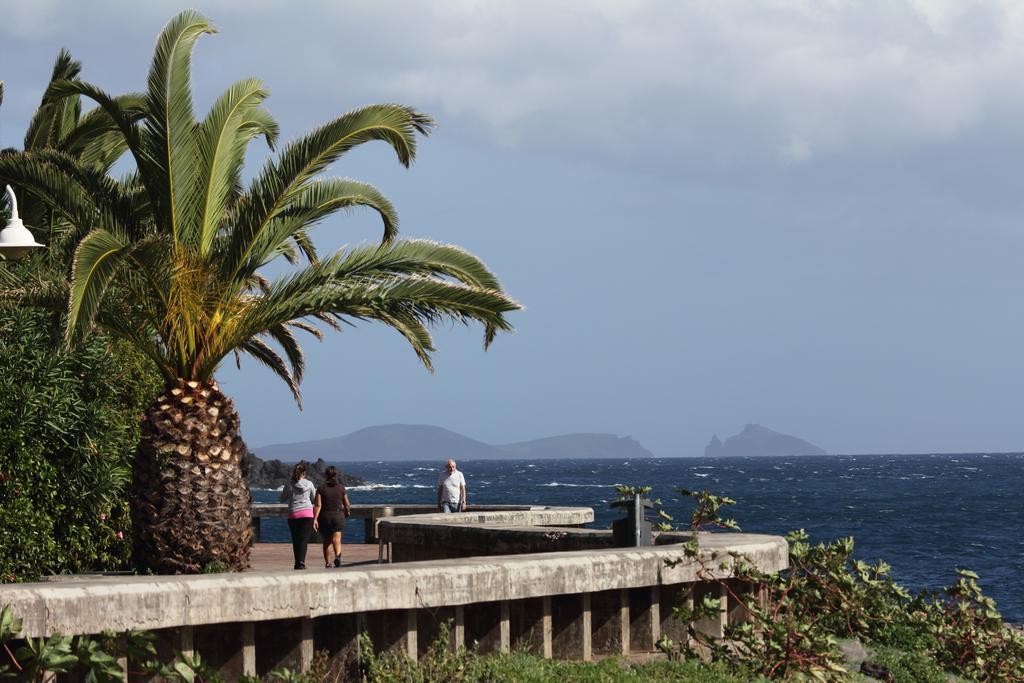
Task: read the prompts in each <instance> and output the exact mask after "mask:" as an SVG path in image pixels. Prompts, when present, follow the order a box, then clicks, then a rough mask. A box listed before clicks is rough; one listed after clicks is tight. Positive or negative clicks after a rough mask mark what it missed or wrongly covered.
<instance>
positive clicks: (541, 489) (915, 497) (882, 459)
mask: <svg viewBox="0 0 1024 683" xmlns="http://www.w3.org/2000/svg"><path fill="white" fill-rule="evenodd" d="M336 464H337V465H338V467H339V469H341V470H343V471H345V472H349V473H351V474H354V475H358V476H361V477H363V478H364V479H366V480H368V481H369V482H372V485H371V486H366V487H353V488H350V489H349V497H350V499H351V500H352V502H353V503H385V502H388V503H432V502H433V501H434V500H436V494H435V486H436V482H437V474H438V472H439V471H440V466H441V463H440V462H438V463H436V466H435V463H428V462H422V461H419V462H344V463H336ZM459 469H460V470H462V472H463V473H464V474H465V475H466V479H467V488H468V492H469V500H470V504H472V503H474V502H475V503H481V504H485V503H486V504H500V503H508V504H548V505H586V506H589V507H592V508H594V512H595V515H596V521H595V522H594V524H593V526H595V527H598V528H606V527H608V525H609V524H610V523H611V520H612V519H613V518H614V517H616V516H617V515H616V514H615V513H614V512H613V511H612V510H610V509H609V506H608V504H609V501H611V500H612V499H613V498H614V497H615V495H616V494H615V490H614V488H613V487H614V486H615V485H616V484H629V485H636V486H639V485H649V486H653V488H654V490H653V494H652V495H653V496H654V497H656V498H661V500H662V502H663V504H664V507H665V509H666V510H667V511H668V512H669V513H670V514H672V515H673V516H674V517H675V518H676V520H677V521H680V522H684V523H685V520H686V519H687V518H688V516H689V513H690V511H691V509H692V507H691V506H690V504H689V499H682V498H680V496H679V495H678V494H677V493H676V492H675V489H676V488H677V487H683V488H688V489H708V490H710V491H711V492H712V493H716V494H721V495H726V496H729V497H730V498H733V499H735V500H736V505H735V506H733V507H732V508H729V509H727V510H726V512H727V513H729V514H728V516H732V517H733V518H735V519H736V520H737V522H739V525H740V527H741V528H742V529H743V530H744V531H749V532H756V533H769V534H785V533H787V532H788V531H791V530H793V529H805V530H806V531H807V532H808V533H809V534H810V536H811V540H812V541H829V540H833V539H836V538H841V537H845V536H853V537H854V538H855V539H856V553H855V554H856V556H857V557H859V558H861V559H864V560H867V561H875V560H879V559H882V560H885V561H886V562H888V563H889V564H891V565H892V567H893V574H894V576H895V578H896V580H897V581H898V582H899V583H901V584H902V585H904V586H906V587H907V588H909V589H911V590H914V591H916V590H920V589H939V588H941V587H942V586H945V585H948V584H951V583H953V581H954V579H955V577H954V570H955V569H956V568H958V567H959V568H967V569H972V570H974V571H976V572H977V573H978V574H979V575H980V576H981V583H982V585H983V587H984V589H985V592H986V593H987V594H988V595H990V596H992V597H993V598H995V600H996V602H997V604H998V607H999V610H1000V611H1001V612H1002V614H1003V616H1004V617H1005V618H1006V620H1007V621H1010V622H1017V623H1019V622H1024V533H1022V530H1024V502H1022V500H1021V495H1022V493H1024V454H1021V453H1013V454H1006V453H1001V454H965V455H949V454H945V455H849V456H824V457H789V458H776V457H757V458H714V459H712V458H664V459H643V460H630V461H625V462H623V461H616V460H578V459H577V460H510V461H490V460H488V461H482V460H480V461H472V460H466V461H460V462H459ZM254 497H255V498H256V499H257V500H258V501H261V502H271V501H274V500H276V495H275V494H274V493H273V492H271V491H256V492H254ZM287 539H288V532H287V528H286V526H285V523H284V520H267V521H265V522H264V540H267V541H286V540H287ZM360 540H362V524H361V522H358V521H353V522H350V523H349V526H348V529H347V531H346V537H345V541H346V542H357V541H360Z"/></svg>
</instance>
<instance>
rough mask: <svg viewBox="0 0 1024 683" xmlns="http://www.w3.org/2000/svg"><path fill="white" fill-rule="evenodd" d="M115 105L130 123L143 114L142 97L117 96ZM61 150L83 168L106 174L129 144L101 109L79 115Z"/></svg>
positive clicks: (138, 95)
mask: <svg viewBox="0 0 1024 683" xmlns="http://www.w3.org/2000/svg"><path fill="white" fill-rule="evenodd" d="M114 101H115V102H116V103H117V105H118V106H119V107H120V108H121V110H122V111H124V112H125V113H126V114H127V116H128V117H129V119H130V120H135V121H137V120H138V119H139V118H141V117H142V115H143V113H144V109H143V107H144V100H143V96H142V95H140V94H138V93H129V94H127V95H120V96H118V97H115V98H114ZM60 149H61V150H63V151H64V152H66V153H68V154H70V155H72V156H74V157H76V158H78V159H80V160H81V161H82V163H84V164H91V165H95V166H98V167H99V168H100V169H102V170H103V171H107V170H109V169H110V167H111V166H113V164H114V162H115V161H117V160H118V159H119V158H120V157H121V155H123V154H124V153H125V152H126V151H127V150H128V143H127V141H126V140H125V138H124V135H123V134H122V133H121V132H120V130H119V128H118V125H117V123H116V122H115V121H114V120H113V119H112V118H111V117H110V114H109V113H108V112H107V111H106V110H105V109H103V108H102V107H95V108H93V109H90V110H89V111H87V112H86V113H85V114H83V115H82V117H81V118H80V119H79V121H78V125H77V126H75V129H74V130H72V131H71V132H70V133H69V134H68V135H67V136H66V137H65V138H64V140H63V141H62V143H61V145H60Z"/></svg>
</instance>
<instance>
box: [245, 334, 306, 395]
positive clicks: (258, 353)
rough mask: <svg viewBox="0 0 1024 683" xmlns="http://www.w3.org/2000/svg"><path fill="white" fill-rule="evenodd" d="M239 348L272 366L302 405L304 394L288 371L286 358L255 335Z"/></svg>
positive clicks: (269, 366)
mask: <svg viewBox="0 0 1024 683" xmlns="http://www.w3.org/2000/svg"><path fill="white" fill-rule="evenodd" d="M238 348H239V349H240V350H241V351H243V352H245V353H247V354H249V355H250V356H252V357H253V358H255V359H256V360H258V361H259V362H261V363H263V364H264V365H265V366H267V367H268V368H270V369H271V370H272V371H273V372H274V374H275V375H277V376H278V377H280V378H281V379H282V380H284V383H285V384H287V385H288V388H289V389H290V390H291V392H292V396H293V397H294V398H295V403H297V404H298V406H299V407H300V408H301V407H302V394H301V393H300V392H299V385H298V383H297V382H296V381H295V378H294V377H292V375H291V373H290V372H289V371H288V365H287V364H286V363H285V361H284V359H283V358H281V356H280V355H279V354H278V353H277V352H276V351H274V349H272V348H270V346H268V345H267V343H266V342H264V341H262V340H261V339H259V338H256V337H253V338H251V339H249V340H248V341H246V342H244V343H242V344H240V345H239V346H238Z"/></svg>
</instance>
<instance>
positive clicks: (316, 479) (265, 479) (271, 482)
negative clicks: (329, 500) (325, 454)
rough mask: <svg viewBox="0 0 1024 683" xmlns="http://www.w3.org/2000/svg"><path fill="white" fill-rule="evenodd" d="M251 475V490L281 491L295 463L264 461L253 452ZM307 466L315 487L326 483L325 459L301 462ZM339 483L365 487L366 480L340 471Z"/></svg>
mask: <svg viewBox="0 0 1024 683" xmlns="http://www.w3.org/2000/svg"><path fill="white" fill-rule="evenodd" d="M247 461H248V466H249V474H248V477H247V478H246V480H247V482H248V483H249V488H250V489H279V488H281V486H283V485H284V483H285V482H286V481H288V479H289V478H290V477H291V476H292V468H293V467H294V466H295V463H288V462H281V461H280V460H262V459H261V458H259V457H257V456H256V454H255V453H252V452H251V451H250V452H249V454H248V459H247ZM300 462H302V463H303V464H304V465H305V466H306V478H307V479H309V480H310V481H312V482H313V483H314V484H315V485H317V486H320V484H322V483H323V482H324V479H325V476H324V472H325V471H326V470H327V467H328V463H327V462H325V461H324V459H323V458H317V460H316V462H314V463H310V462H309V461H308V460H301V461H300ZM338 481H340V482H341V484H342V485H343V486H365V485H366V480H365V479H363V478H362V477H357V476H355V475H352V474H346V473H345V472H342V471H341V470H340V469H339V470H338Z"/></svg>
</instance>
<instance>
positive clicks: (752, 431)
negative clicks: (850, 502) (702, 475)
mask: <svg viewBox="0 0 1024 683" xmlns="http://www.w3.org/2000/svg"><path fill="white" fill-rule="evenodd" d="M751 455H825V451H824V449H822V448H819V447H817V446H815V445H814V444H813V443H810V442H809V441H804V440H803V439H798V438H797V437H795V436H790V435H789V434H780V433H779V432H776V431H772V430H771V429H768V428H767V427H762V426H761V425H758V424H748V425H747V426H746V427H744V428H743V431H742V432H740V433H739V434H734V435H733V436H730V437H729V438H728V439H726V440H725V441H724V442H723V441H722V440H721V439H719V438H718V435H717V434H715V435H714V436H712V437H711V443H709V444H708V445H707V446H706V447H705V448H704V456H705V457H708V458H720V457H725V456H751Z"/></svg>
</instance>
